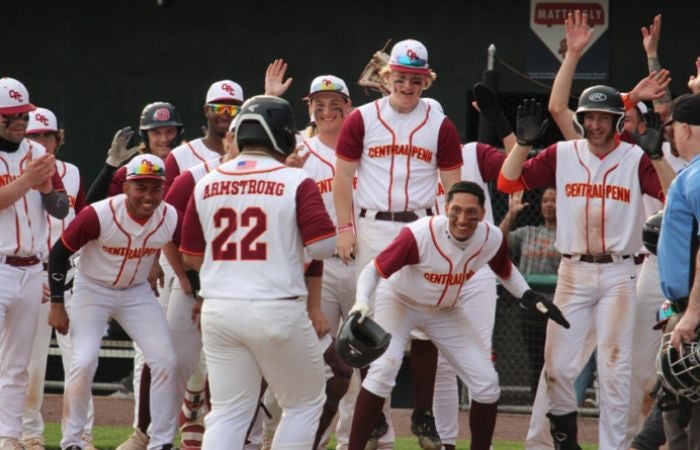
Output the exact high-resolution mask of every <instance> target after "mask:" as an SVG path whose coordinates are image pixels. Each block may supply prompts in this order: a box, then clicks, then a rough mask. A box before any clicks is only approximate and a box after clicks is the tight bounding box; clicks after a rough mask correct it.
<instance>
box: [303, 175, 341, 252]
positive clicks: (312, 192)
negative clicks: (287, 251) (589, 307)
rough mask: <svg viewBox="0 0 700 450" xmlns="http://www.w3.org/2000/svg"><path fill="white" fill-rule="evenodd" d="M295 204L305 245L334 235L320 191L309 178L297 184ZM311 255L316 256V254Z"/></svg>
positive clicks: (333, 228)
mask: <svg viewBox="0 0 700 450" xmlns="http://www.w3.org/2000/svg"><path fill="white" fill-rule="evenodd" d="M296 206H297V224H298V226H299V231H300V232H301V239H302V241H303V242H304V245H305V246H308V245H310V244H313V243H314V242H316V241H321V240H323V239H326V238H329V237H334V236H335V226H334V225H333V222H332V221H331V218H330V217H329V216H328V211H326V207H325V205H324V204H323V199H322V198H321V193H320V192H319V191H318V187H317V186H316V183H314V182H313V180H312V179H311V178H307V179H305V180H304V181H302V182H301V184H299V187H298V188H297V194H296ZM312 256H314V257H318V255H312ZM328 256H331V255H328Z"/></svg>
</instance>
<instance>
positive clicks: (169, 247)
mask: <svg viewBox="0 0 700 450" xmlns="http://www.w3.org/2000/svg"><path fill="white" fill-rule="evenodd" d="M161 251H162V252H163V255H165V259H166V260H167V261H168V264H170V267H172V269H173V272H174V273H175V276H176V277H178V278H180V277H183V276H185V266H184V264H183V263H182V257H181V255H180V252H179V251H178V250H177V248H176V247H175V244H173V243H172V242H168V243H167V244H165V245H164V246H163V248H161Z"/></svg>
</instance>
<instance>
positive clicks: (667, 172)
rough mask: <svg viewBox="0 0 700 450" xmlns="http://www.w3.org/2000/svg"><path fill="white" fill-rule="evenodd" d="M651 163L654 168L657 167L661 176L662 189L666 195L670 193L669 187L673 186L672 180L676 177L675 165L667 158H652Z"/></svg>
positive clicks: (657, 171)
mask: <svg viewBox="0 0 700 450" xmlns="http://www.w3.org/2000/svg"><path fill="white" fill-rule="evenodd" d="M651 163H652V165H653V166H654V169H656V175H658V177H659V182H660V183H661V189H662V190H663V192H664V195H666V194H667V193H668V187H669V186H671V182H672V181H673V179H674V178H675V177H676V171H675V170H673V167H671V165H670V164H669V163H668V161H666V158H661V159H652V160H651Z"/></svg>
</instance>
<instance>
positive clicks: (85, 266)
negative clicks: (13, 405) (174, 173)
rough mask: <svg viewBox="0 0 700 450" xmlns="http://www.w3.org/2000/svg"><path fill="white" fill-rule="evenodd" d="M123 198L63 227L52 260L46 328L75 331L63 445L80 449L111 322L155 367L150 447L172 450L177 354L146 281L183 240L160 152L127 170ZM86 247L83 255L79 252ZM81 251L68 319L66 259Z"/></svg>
mask: <svg viewBox="0 0 700 450" xmlns="http://www.w3.org/2000/svg"><path fill="white" fill-rule="evenodd" d="M126 170H127V175H126V182H125V184H124V193H123V194H122V195H118V196H115V197H110V198H108V199H105V200H102V201H100V202H97V203H93V204H92V205H90V206H89V207H87V208H84V209H83V211H81V212H80V214H78V216H77V217H76V218H75V220H73V222H71V224H70V225H69V226H68V227H67V228H66V230H65V231H64V232H63V235H62V236H61V240H59V241H58V242H57V243H56V244H55V245H54V247H53V248H52V249H51V254H50V256H49V285H50V288H51V312H50V314H49V323H50V324H51V325H52V326H53V327H54V328H56V331H57V332H58V333H61V334H66V333H67V332H69V331H70V335H71V340H72V342H73V350H74V358H73V364H72V366H71V367H70V371H69V377H68V383H67V385H66V391H65V395H64V407H63V410H64V416H63V422H62V431H63V437H62V439H61V448H63V449H64V450H65V449H69V450H82V449H83V448H84V442H83V439H82V438H81V433H82V430H83V429H84V427H85V422H86V415H87V407H88V401H89V395H90V386H91V383H92V379H93V377H94V375H95V371H96V370H97V361H98V352H99V349H100V340H101V337H102V333H103V331H104V326H105V324H106V323H107V321H108V320H109V319H110V317H112V318H114V319H115V320H117V322H119V324H120V325H121V326H122V327H123V328H124V329H125V330H126V332H127V333H129V335H130V336H131V338H132V339H133V340H134V341H135V342H136V343H137V344H138V346H139V347H140V348H141V349H142V350H143V353H144V356H145V358H146V361H147V362H148V365H149V367H150V368H151V378H152V384H151V392H150V398H151V417H152V420H153V424H152V425H153V428H152V430H153V431H152V434H151V439H150V442H149V445H148V449H149V450H169V449H172V441H173V438H174V436H175V429H176V428H175V424H176V416H177V409H178V407H179V404H178V403H177V401H176V398H177V395H176V382H175V377H174V376H173V373H174V371H175V349H174V347H173V344H172V341H171V338H170V332H169V330H168V326H167V323H166V320H165V316H164V315H163V311H162V309H161V307H160V305H159V304H158V302H157V300H156V298H155V294H154V293H153V291H152V290H151V287H150V286H149V283H148V282H147V277H148V273H149V270H150V268H151V266H152V265H153V264H154V263H155V259H156V257H157V254H158V251H159V249H160V248H161V247H163V246H164V245H170V243H171V242H174V243H178V242H179V231H180V230H179V219H178V212H177V210H176V209H175V208H173V207H172V206H169V205H167V204H165V203H162V201H161V200H162V196H163V183H164V182H165V171H164V163H163V161H162V160H161V159H160V158H158V157H157V156H155V155H150V154H146V155H139V156H137V157H135V158H134V159H132V160H131V161H130V162H129V164H128V165H127V169H126ZM81 249H82V250H81ZM78 250H81V255H80V259H79V262H78V271H77V274H76V277H75V281H74V286H73V298H72V300H71V302H72V304H71V308H70V316H69V315H68V314H67V313H66V309H65V307H64V303H63V301H64V290H63V284H64V280H65V276H66V270H67V266H68V259H69V258H70V256H71V255H72V254H74V253H75V252H76V251H78Z"/></svg>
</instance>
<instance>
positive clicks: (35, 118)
mask: <svg viewBox="0 0 700 450" xmlns="http://www.w3.org/2000/svg"><path fill="white" fill-rule="evenodd" d="M56 131H58V122H57V120H56V115H55V114H54V113H52V112H51V111H49V110H48V109H46V108H37V109H35V110H34V111H32V112H30V113H29V124H28V125H27V134H34V133H47V132H56Z"/></svg>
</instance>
